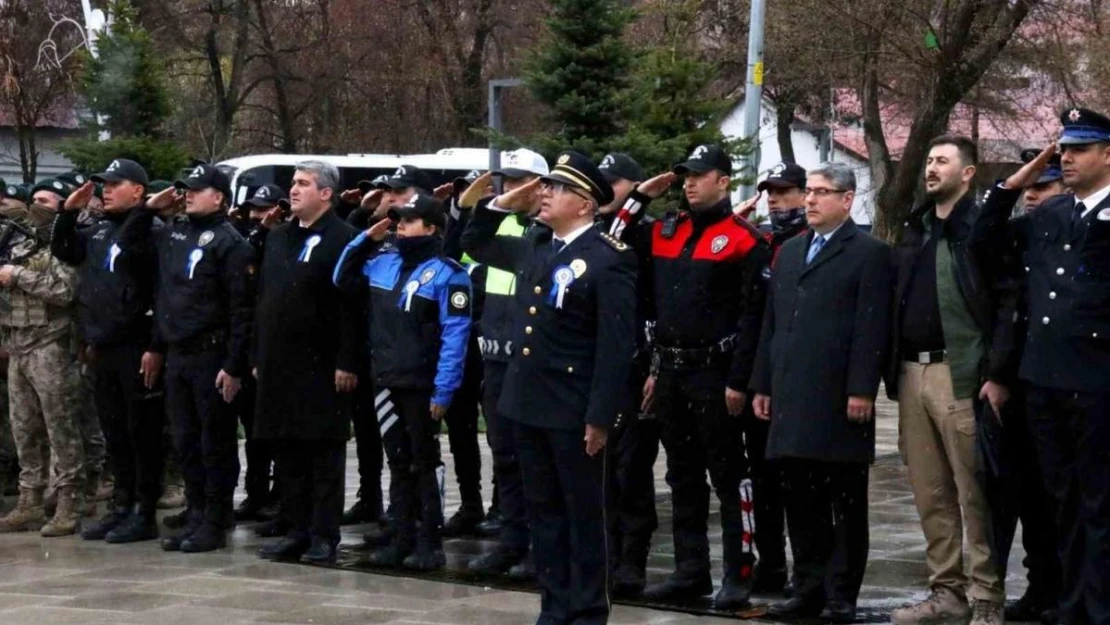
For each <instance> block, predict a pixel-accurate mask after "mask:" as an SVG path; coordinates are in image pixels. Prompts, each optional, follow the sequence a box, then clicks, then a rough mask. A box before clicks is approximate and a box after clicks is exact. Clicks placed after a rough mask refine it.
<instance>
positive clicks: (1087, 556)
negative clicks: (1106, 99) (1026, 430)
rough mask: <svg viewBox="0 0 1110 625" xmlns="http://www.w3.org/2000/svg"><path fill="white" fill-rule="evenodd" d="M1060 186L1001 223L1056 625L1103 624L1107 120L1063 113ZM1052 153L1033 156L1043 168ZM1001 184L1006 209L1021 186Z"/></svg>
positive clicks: (1108, 397)
mask: <svg viewBox="0 0 1110 625" xmlns="http://www.w3.org/2000/svg"><path fill="white" fill-rule="evenodd" d="M1060 121H1061V123H1062V124H1063V126H1064V128H1063V132H1062V133H1061V135H1060V139H1059V145H1060V151H1061V159H1060V160H1061V165H1062V169H1063V182H1064V184H1065V185H1066V186H1067V187H1068V188H1070V189H1071V190H1072V193H1073V195H1057V196H1055V197H1053V198H1051V199H1049V200H1047V201H1045V202H1044V203H1043V204H1041V205H1040V206H1039V207H1038V208H1037V209H1036V210H1034V211H1032V212H1031V213H1028V214H1027V215H1026V216H1024V217H1023V218H1021V219H1014V220H1010V221H1006V220H1007V218H1008V216H1009V214H1008V213H1009V210H1008V208H1009V207H1008V206H1006V205H1005V204H1004V203H1000V204H999V205H1000V206H1001V208H1000V210H998V211H997V213H996V214H992V215H984V217H985V218H987V219H990V220H992V221H998V222H999V223H1002V224H1005V225H1006V226H1007V227H1008V229H1009V232H1008V234H1009V237H1008V239H1009V241H1008V242H1007V243H1013V244H1014V245H1016V248H1017V253H1018V254H1020V258H1021V259H1022V267H1021V268H1020V269H1018V271H1017V273H1018V275H1019V277H1020V278H1021V279H1022V287H1023V291H1024V292H1023V294H1022V295H1023V298H1024V301H1025V302H1026V306H1027V310H1026V314H1027V318H1028V332H1027V335H1026V341H1025V352H1024V354H1023V355H1022V358H1021V368H1020V370H1019V375H1020V377H1021V378H1022V379H1023V380H1024V381H1025V382H1026V383H1027V384H1028V385H1029V386H1028V389H1027V392H1026V410H1027V418H1028V419H1029V426H1030V429H1031V431H1032V434H1033V440H1034V443H1035V445H1036V448H1037V455H1038V458H1039V459H1040V461H1041V468H1042V470H1043V472H1044V482H1045V487H1046V488H1047V489H1048V491H1049V492H1050V493H1052V494H1053V495H1054V496H1055V498H1056V504H1057V511H1058V517H1057V518H1058V520H1059V522H1060V525H1059V540H1060V545H1059V552H1060V558H1061V564H1062V567H1063V576H1062V580H1061V581H1062V583H1061V586H1062V588H1061V598H1060V613H1059V615H1058V616H1056V618H1055V620H1056V622H1060V623H1092V624H1095V623H1103V624H1104V623H1110V540H1108V539H1107V537H1108V536H1110V514H1108V513H1107V510H1110V454H1107V452H1106V449H1107V442H1108V441H1110V298H1108V296H1107V294H1108V293H1110V119H1108V118H1107V117H1105V116H1104V115H1101V114H1099V113H1096V112H1094V111H1090V110H1087V109H1081V108H1071V109H1066V110H1064V111H1063V113H1062V114H1061V116H1060ZM1050 156H1051V150H1046V151H1045V152H1044V153H1042V155H1041V156H1039V157H1038V159H1039V160H1041V161H1042V162H1041V165H1042V166H1044V165H1046V164H1047V160H1048V158H1049V157H1050ZM1009 186H1010V185H1009V181H1007V183H1006V185H1005V186H1003V187H1001V188H998V189H994V190H993V191H992V193H995V194H1003V193H1006V194H1009V195H1010V198H1011V200H1012V201H1011V202H1010V203H1009V206H1012V204H1013V201H1016V199H1017V196H1018V194H1020V193H1021V188H1020V187H1019V186H1016V187H1015V188H1008V187H1009Z"/></svg>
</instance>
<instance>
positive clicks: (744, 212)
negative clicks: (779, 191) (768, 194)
mask: <svg viewBox="0 0 1110 625" xmlns="http://www.w3.org/2000/svg"><path fill="white" fill-rule="evenodd" d="M761 197H763V192H762V191H759V192H757V193H756V194H755V196H754V197H751V198H748V199H747V200H744V201H743V202H741V203H740V204H739V205H737V207H736V208H734V209H732V214H734V215H739V216H740V217H741V218H743V219H747V218H748V217H749V216H750V215H751V214H752V213H753V212H754V211H755V207H756V205H758V204H759V198H761Z"/></svg>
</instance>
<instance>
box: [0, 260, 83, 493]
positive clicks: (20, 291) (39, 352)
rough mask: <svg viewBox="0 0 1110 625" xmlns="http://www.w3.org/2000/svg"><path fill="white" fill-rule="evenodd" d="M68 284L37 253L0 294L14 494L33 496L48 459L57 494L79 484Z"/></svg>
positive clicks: (64, 271) (69, 278) (70, 276)
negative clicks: (15, 469)
mask: <svg viewBox="0 0 1110 625" xmlns="http://www.w3.org/2000/svg"><path fill="white" fill-rule="evenodd" d="M26 244H27V245H30V244H31V242H30V241H28V242H26ZM17 253H18V252H17ZM75 284H76V272H75V271H74V270H73V269H72V268H70V267H68V266H66V265H64V264H62V263H61V262H59V261H58V260H56V259H54V258H53V257H52V256H51V255H50V251H49V250H48V249H46V248H40V249H39V250H37V251H35V252H34V253H33V254H31V255H30V256H29V257H28V258H27V259H26V260H25V261H24V262H23V263H22V264H21V266H19V267H17V268H16V269H15V271H14V272H13V274H12V283H11V286H10V287H8V288H6V289H4V291H5V295H6V296H7V297H8V298H9V301H10V308H9V309H8V310H4V311H2V313H0V326H3V342H4V345H5V347H6V348H7V350H8V353H9V360H8V399H9V405H10V408H11V410H10V419H11V426H12V435H13V437H14V438H15V444H16V449H17V451H18V454H19V464H20V474H19V487H20V491H28V492H32V493H41V492H42V491H43V490H44V489H45V488H46V486H47V482H48V480H49V478H50V465H51V461H53V464H54V465H55V470H56V478H57V481H56V487H57V489H58V490H62V489H69V490H71V491H76V492H80V490H81V487H82V486H83V484H84V443H83V440H82V436H81V430H80V427H79V425H78V418H77V415H76V406H77V404H78V397H79V388H78V384H80V378H79V374H78V369H77V363H76V360H75V358H74V354H73V348H72V337H73V331H74V314H75V313H74V311H75V308H74V298H75ZM47 441H48V442H49V447H47V446H46V445H45V444H44V443H45V442H47ZM46 451H49V453H50V456H51V458H48V457H47V456H46V454H45V453H44V452H46Z"/></svg>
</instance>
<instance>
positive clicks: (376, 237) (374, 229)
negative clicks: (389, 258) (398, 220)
mask: <svg viewBox="0 0 1110 625" xmlns="http://www.w3.org/2000/svg"><path fill="white" fill-rule="evenodd" d="M391 225H393V220H392V219H388V218H387V219H381V220H379V221H378V223H376V224H374V225H373V226H370V228H369V229H368V230H367V231H366V236H367V237H369V238H370V240H371V241H383V240H385V237H386V235H388V234H389V227H390V226H391Z"/></svg>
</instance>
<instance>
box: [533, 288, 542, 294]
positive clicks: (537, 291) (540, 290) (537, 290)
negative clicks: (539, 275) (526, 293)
mask: <svg viewBox="0 0 1110 625" xmlns="http://www.w3.org/2000/svg"><path fill="white" fill-rule="evenodd" d="M532 292H533V293H535V294H536V295H539V294H540V293H543V289H541V288H540V287H536V288H534V289H532Z"/></svg>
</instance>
